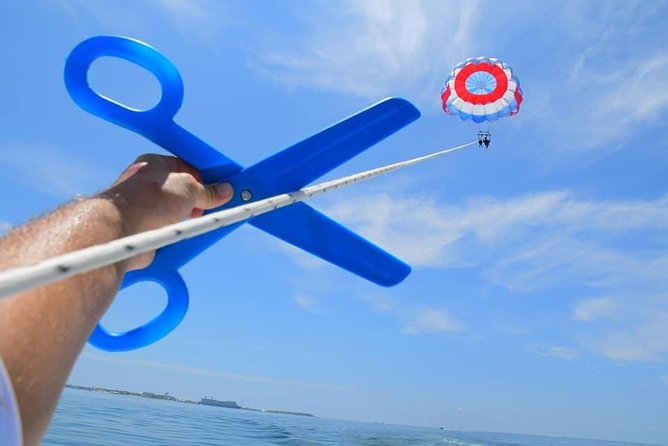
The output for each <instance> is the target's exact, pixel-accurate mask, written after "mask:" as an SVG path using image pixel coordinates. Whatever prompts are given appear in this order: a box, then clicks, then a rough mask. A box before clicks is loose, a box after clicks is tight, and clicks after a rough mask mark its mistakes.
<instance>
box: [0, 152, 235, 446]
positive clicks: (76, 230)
mask: <svg viewBox="0 0 668 446" xmlns="http://www.w3.org/2000/svg"><path fill="white" fill-rule="evenodd" d="M232 193H233V191H232V188H231V187H230V186H229V185H228V184H223V185H219V186H217V187H216V186H204V185H202V183H201V182H200V180H199V174H198V172H197V171H196V170H195V169H193V168H192V167H190V166H188V165H187V164H185V163H184V162H182V161H180V160H178V159H176V158H173V157H165V156H159V155H144V156H142V157H140V158H139V159H138V160H137V162H135V163H134V164H133V165H132V166H130V167H129V168H128V169H127V170H126V171H125V172H124V173H123V174H122V175H121V176H120V178H119V179H118V180H117V181H116V182H115V183H114V185H113V186H112V187H111V188H109V189H108V190H106V191H104V192H102V193H101V194H99V195H97V196H95V197H91V198H84V199H78V200H75V201H73V202H71V203H69V204H67V205H65V206H63V207H61V208H59V209H57V210H56V211H54V212H52V213H51V214H48V215H45V216H43V217H40V218H37V219H35V220H33V221H31V222H29V223H28V224H26V225H25V226H22V227H19V228H17V229H15V230H13V231H12V232H11V233H9V234H8V235H7V236H5V237H4V238H3V239H1V240H0V270H5V269H8V268H11V267H15V266H21V265H27V264H31V263H34V262H37V261H39V260H43V259H45V258H48V257H52V256H56V255H59V254H64V253H67V252H71V251H74V250H77V249H81V248H84V247H87V246H92V245H95V244H99V243H104V242H108V241H110V240H114V239H117V238H119V237H124V236H127V235H132V234H136V233H139V232H143V231H146V230H150V229H155V228H158V227H161V226H164V225H167V224H171V223H175V222H178V221H181V220H183V219H184V218H186V217H188V216H199V215H201V214H202V212H203V210H204V209H211V208H215V207H218V206H221V205H223V204H225V203H226V202H227V201H229V199H230V198H231V196H232ZM152 258H153V253H148V254H142V255H140V256H137V257H135V258H133V259H129V260H127V261H124V262H119V263H117V264H114V265H111V266H107V267H104V268H100V269H97V270H94V271H91V272H88V273H85V274H81V275H78V276H75V277H71V278H69V279H66V280H63V281H60V282H57V283H54V284H52V285H48V286H45V287H41V288H37V289H34V290H31V291H27V292H25V293H21V294H17V295H16V296H12V297H11V298H8V299H4V300H2V301H0V333H1V335H0V356H1V357H2V359H3V361H4V363H5V366H6V368H7V371H8V372H9V375H10V377H11V380H12V385H13V387H14V392H15V394H16V398H17V401H18V405H19V410H20V412H21V420H22V425H23V438H24V442H25V444H26V445H37V444H39V443H40V441H41V439H42V437H43V436H44V433H45V432H46V429H47V427H48V424H49V421H50V419H51V416H52V415H53V411H54V410H55V407H56V405H57V403H58V399H59V397H60V394H61V392H62V389H63V387H64V385H65V383H66V381H67V377H68V376H69V374H70V372H71V370H72V367H73V366H74V363H75V361H76V359H77V357H78V356H79V354H80V353H81V350H82V349H83V347H84V345H85V343H86V340H87V339H88V337H89V336H90V334H91V332H92V331H93V328H94V327H95V325H96V324H97V323H98V321H99V320H100V319H101V318H102V316H103V315H104V313H105V311H106V310H107V308H108V307H109V305H110V304H111V302H112V301H113V299H114V296H115V295H116V293H117V291H118V287H119V286H120V282H121V279H122V278H123V275H124V274H125V273H126V272H127V271H129V270H131V269H138V268H143V267H145V266H147V265H148V264H150V263H151V260H152Z"/></svg>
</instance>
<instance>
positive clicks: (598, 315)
mask: <svg viewBox="0 0 668 446" xmlns="http://www.w3.org/2000/svg"><path fill="white" fill-rule="evenodd" d="M619 311H620V306H619V304H617V303H616V302H613V301H612V300H610V299H604V298H598V299H587V300H584V301H582V302H580V303H579V304H578V305H577V306H576V307H575V310H574V314H573V317H574V318H575V319H576V320H578V321H584V322H592V321H596V320H599V319H607V318H610V317H613V316H614V315H616V314H617V313H618V312H619Z"/></svg>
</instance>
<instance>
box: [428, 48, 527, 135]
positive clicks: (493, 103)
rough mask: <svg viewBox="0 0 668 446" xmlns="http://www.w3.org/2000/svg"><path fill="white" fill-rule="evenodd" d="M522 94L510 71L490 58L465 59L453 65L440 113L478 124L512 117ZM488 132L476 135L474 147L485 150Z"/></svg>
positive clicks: (518, 108)
mask: <svg viewBox="0 0 668 446" xmlns="http://www.w3.org/2000/svg"><path fill="white" fill-rule="evenodd" d="M522 100H523V95H522V89H521V88H520V81H519V79H517V77H515V75H514V74H513V70H512V68H511V67H510V66H509V65H507V64H505V63H504V62H502V61H500V60H499V59H495V58H491V57H478V58H471V59H466V60H465V61H464V62H462V63H460V64H459V65H457V66H456V67H455V68H454V69H453V70H452V72H451V73H450V76H448V79H447V80H446V82H445V86H444V88H443V91H442V92H441V102H442V105H443V111H444V112H445V113H447V114H449V115H456V116H459V118H460V119H461V120H463V121H469V120H470V121H473V122H475V123H478V124H483V123H485V122H493V121H496V120H498V119H499V118H502V117H506V116H514V115H516V114H517V113H518V112H519V110H520V105H521V104H522ZM490 142H491V134H490V133H489V131H480V132H479V133H478V145H479V146H480V147H482V145H483V144H484V145H485V147H489V144H490Z"/></svg>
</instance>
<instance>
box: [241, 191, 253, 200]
mask: <svg viewBox="0 0 668 446" xmlns="http://www.w3.org/2000/svg"><path fill="white" fill-rule="evenodd" d="M241 199H242V200H243V201H251V200H252V199H253V192H251V190H250V189H244V190H242V191H241Z"/></svg>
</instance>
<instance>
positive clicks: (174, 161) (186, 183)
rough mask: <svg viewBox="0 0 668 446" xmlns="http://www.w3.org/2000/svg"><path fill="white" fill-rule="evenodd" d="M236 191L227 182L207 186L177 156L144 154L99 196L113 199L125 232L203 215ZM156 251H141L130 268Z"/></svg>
mask: <svg viewBox="0 0 668 446" xmlns="http://www.w3.org/2000/svg"><path fill="white" fill-rule="evenodd" d="M233 193H234V191H233V189H232V186H231V185H230V184H228V183H222V184H217V185H207V186H205V185H204V184H202V180H201V177H200V174H199V172H198V171H197V170H196V169H195V168H194V167H192V166H190V165H189V164H186V163H185V162H184V161H182V160H180V159H178V158H174V157H172V156H161V155H142V156H140V157H139V158H138V159H137V161H135V163H134V164H132V165H131V166H130V167H128V168H127V169H126V170H125V172H123V174H121V176H120V177H119V178H118V180H116V182H115V183H114V184H113V186H112V187H111V188H110V189H108V190H107V191H105V192H103V193H102V194H100V196H101V197H104V198H107V199H108V200H110V201H111V202H112V203H114V205H115V206H116V207H117V208H118V210H119V212H120V214H121V218H122V220H123V222H124V224H125V229H126V235H132V234H136V233H139V232H144V231H148V230H151V229H156V228H159V227H162V226H166V225H169V224H172V223H176V222H179V221H182V220H183V219H185V218H186V217H189V216H190V217H198V216H201V215H202V213H203V212H204V210H206V209H213V208H216V207H219V206H222V205H224V204H225V203H227V202H228V201H229V200H230V199H231V198H232V194H233ZM154 255H155V253H154V252H151V253H147V254H141V255H139V256H137V257H135V258H133V259H131V260H129V261H128V264H127V268H128V269H140V268H144V267H146V266H148V265H149V264H150V263H151V261H153V257H154Z"/></svg>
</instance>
